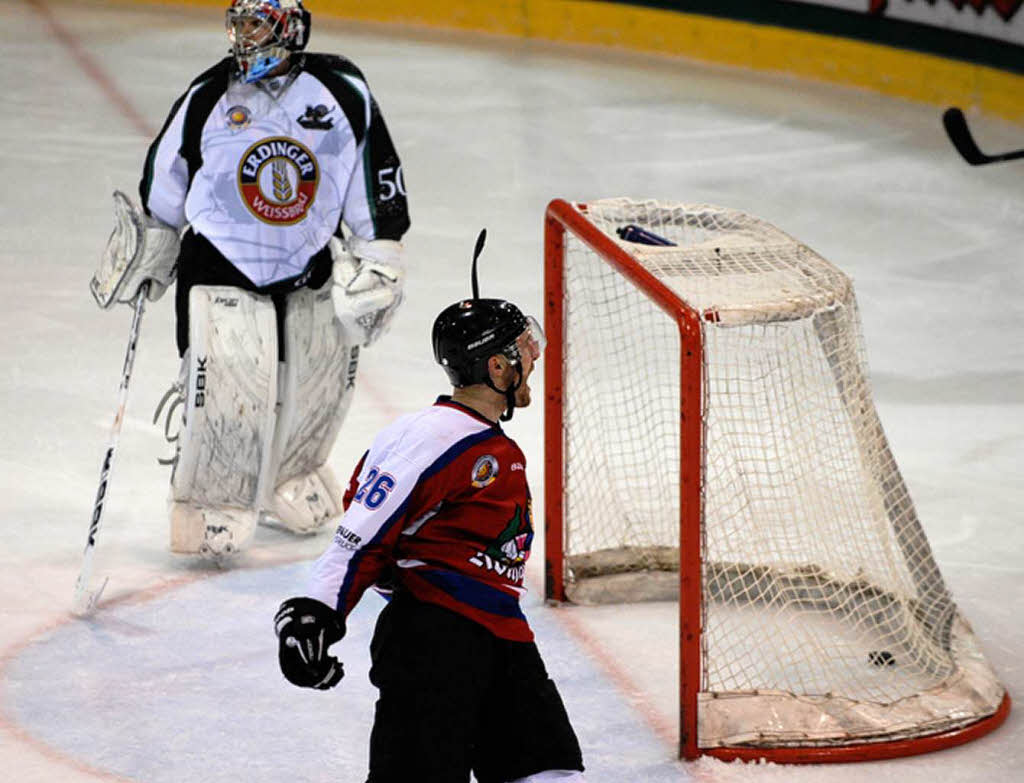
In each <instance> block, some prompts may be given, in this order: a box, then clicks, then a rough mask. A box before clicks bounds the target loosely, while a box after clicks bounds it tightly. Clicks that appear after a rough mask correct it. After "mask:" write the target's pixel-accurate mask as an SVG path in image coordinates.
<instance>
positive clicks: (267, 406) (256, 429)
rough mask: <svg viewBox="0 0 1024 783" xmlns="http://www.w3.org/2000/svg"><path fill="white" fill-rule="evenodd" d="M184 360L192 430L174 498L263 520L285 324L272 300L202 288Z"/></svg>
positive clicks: (193, 297) (187, 420) (186, 429)
mask: <svg viewBox="0 0 1024 783" xmlns="http://www.w3.org/2000/svg"><path fill="white" fill-rule="evenodd" d="M184 361H187V362H188V369H187V382H186V385H185V411H184V424H183V426H182V430H181V434H180V436H179V441H178V447H179V454H178V463H177V465H176V466H175V470H174V473H173V475H172V477H171V499H172V500H173V501H177V502H184V503H190V504H192V505H194V506H198V507H200V508H222V507H229V508H235V509H245V510H249V511H253V512H257V513H258V510H259V499H260V497H261V496H262V492H263V491H264V490H263V486H264V484H265V482H266V480H267V476H268V475H269V468H270V460H271V455H272V451H271V446H272V443H273V432H274V406H275V404H276V402H277V399H276V398H277V325H276V319H275V315H274V306H273V303H272V302H271V300H270V297H266V296H259V295H257V294H253V293H250V292H248V291H244V290H242V289H239V288H234V287H231V286H205V285H198V286H194V287H193V288H192V290H191V291H190V292H189V350H188V352H187V353H186V355H185V359H184Z"/></svg>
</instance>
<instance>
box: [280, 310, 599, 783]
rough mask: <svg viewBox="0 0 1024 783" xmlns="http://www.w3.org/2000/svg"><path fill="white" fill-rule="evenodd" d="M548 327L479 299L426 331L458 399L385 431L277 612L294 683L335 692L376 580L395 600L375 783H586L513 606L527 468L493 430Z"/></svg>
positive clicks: (379, 657)
mask: <svg viewBox="0 0 1024 783" xmlns="http://www.w3.org/2000/svg"><path fill="white" fill-rule="evenodd" d="M543 345H544V337H543V333H542V332H541V331H540V327H539V325H538V324H537V322H536V321H535V320H533V319H532V318H527V317H525V316H524V315H523V314H522V312H521V311H520V310H519V308H517V307H516V306H515V305H513V304H511V303H509V302H506V301H502V300H498V299H480V298H473V299H468V300H465V301H462V302H458V303H456V304H453V305H451V306H450V307H448V308H446V309H445V310H444V311H443V312H441V314H440V315H439V316H438V317H437V319H436V321H435V322H434V328H433V346H434V357H435V358H436V360H437V361H438V362H439V363H440V364H441V365H442V366H443V367H444V369H445V372H446V373H447V374H448V377H449V379H450V380H451V383H452V385H453V386H454V387H455V389H454V392H453V393H452V395H451V396H450V397H448V396H442V397H439V398H438V400H437V402H436V403H435V404H434V405H433V406H431V407H429V408H427V409H425V410H423V411H420V412H419V413H414V414H411V415H407V416H405V417H403V418H400V419H398V420H397V421H396V422H395V423H394V424H392V425H391V426H390V427H388V428H386V429H385V430H383V431H382V432H381V433H380V434H379V435H378V436H377V438H376V439H375V440H374V442H373V445H372V446H371V447H370V450H369V451H367V452H366V454H365V455H364V456H363V459H362V460H361V462H360V463H359V465H358V466H357V468H356V470H355V473H354V474H353V477H352V483H351V485H350V487H349V490H348V492H347V493H346V504H347V510H346V512H345V515H344V516H343V517H342V520H341V525H340V526H339V527H338V530H337V533H336V535H335V537H334V542H333V543H332V544H331V545H330V546H329V547H328V549H327V551H326V552H325V553H324V554H323V555H322V556H321V557H320V559H319V560H318V561H317V562H316V564H315V565H314V567H313V571H312V576H311V578H310V582H309V585H308V587H307V592H306V595H305V596H301V597H296V598H290V599H288V600H286V601H285V602H284V603H283V604H282V605H281V608H280V610H279V611H278V613H277V615H276V617H275V626H276V631H277V634H278V639H279V648H278V654H279V661H280V665H281V670H282V672H283V673H284V675H285V677H286V678H287V679H288V680H289V681H290V682H292V683H293V684H295V685H299V686H302V687H309V688H316V689H321V690H323V689H327V688H331V687H333V686H334V685H336V684H337V683H338V682H339V681H340V680H341V678H342V674H343V670H342V664H341V663H340V662H339V661H338V660H337V659H336V658H334V657H333V656H331V655H330V654H329V652H328V648H329V647H330V646H331V645H332V644H333V643H334V642H336V641H338V640H339V639H341V638H342V637H343V636H344V635H345V618H346V616H347V615H348V613H349V612H350V611H351V610H352V608H353V607H354V606H355V605H356V603H357V602H358V601H359V598H360V596H361V595H362V594H363V592H364V591H365V590H366V589H367V588H368V587H370V586H371V585H375V586H376V587H377V588H378V589H381V590H383V591H390V592H391V594H392V598H391V600H390V601H389V603H388V605H387V606H386V607H385V609H384V610H383V611H382V612H381V615H380V617H379V619H378V622H377V627H376V631H375V633H374V637H373V642H372V644H371V647H370V651H371V656H372V661H373V666H372V669H371V671H370V680H371V681H372V682H373V684H374V685H375V686H376V687H377V688H378V689H379V690H380V699H379V701H378V702H377V709H376V719H375V722H374V726H373V732H372V735H371V738H370V774H369V778H368V779H367V783H407V782H408V781H423V782H424V783H467V782H468V781H469V775H470V771H471V770H472V771H473V773H474V774H475V775H476V779H477V780H478V781H479V782H480V783H505V782H506V781H529V782H530V783H541V782H542V781H563V782H569V781H573V782H575V781H582V780H583V775H582V772H581V770H582V769H583V764H582V758H581V754H580V748H579V744H578V742H577V740H576V736H575V734H574V732H573V729H572V727H571V725H570V723H569V719H568V717H567V715H566V712H565V708H564V707H563V705H562V700H561V697H560V696H559V694H558V691H557V689H556V688H555V685H554V683H553V682H552V681H551V680H550V679H549V678H548V676H547V673H546V671H545V668H544V664H543V662H542V661H541V658H540V654H539V652H538V650H537V646H536V644H535V643H534V637H533V632H532V630H531V629H530V626H529V624H528V623H527V620H526V617H525V616H524V615H523V612H522V610H521V609H520V606H519V597H520V594H521V593H523V592H524V589H523V575H524V570H525V564H526V559H527V557H528V556H529V553H530V544H531V542H532V539H533V526H532V519H531V511H530V491H529V488H528V486H527V482H526V470H525V466H526V459H525V457H524V456H523V453H522V451H520V449H519V447H518V446H517V445H516V443H515V441H513V440H511V439H510V438H509V437H508V436H507V435H506V434H505V433H504V431H503V430H502V428H501V426H500V424H499V419H500V420H508V419H510V418H512V412H513V410H514V409H515V408H522V407H526V406H527V405H529V404H530V386H529V378H530V374H531V373H532V372H533V369H534V362H535V361H536V360H537V359H538V357H539V356H540V352H541V349H542V348H543Z"/></svg>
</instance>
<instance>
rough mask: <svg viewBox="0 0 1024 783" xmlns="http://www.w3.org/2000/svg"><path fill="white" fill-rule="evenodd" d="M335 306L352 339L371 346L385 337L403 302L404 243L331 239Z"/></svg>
mask: <svg viewBox="0 0 1024 783" xmlns="http://www.w3.org/2000/svg"><path fill="white" fill-rule="evenodd" d="M331 254H332V255H333V257H334V287H333V289H332V293H333V296H334V308H335V311H336V312H337V314H338V318H339V319H340V320H341V323H342V326H344V327H345V331H346V333H347V334H348V336H349V339H350V340H351V341H352V342H353V343H356V344H358V345H361V346H363V347H367V346H370V345H373V343H375V342H377V340H379V339H380V338H381V337H383V336H384V335H385V334H386V333H387V330H388V328H389V327H390V326H391V319H392V318H394V316H395V311H396V310H398V306H399V305H400V304H402V300H403V298H404V295H403V293H402V284H403V283H404V282H405V270H404V269H403V267H402V244H401V242H396V241H394V240H392V239H371V240H366V239H360V238H359V237H350V238H349V239H348V242H347V243H345V242H342V241H341V240H340V239H338V238H337V237H335V238H334V239H332V240H331Z"/></svg>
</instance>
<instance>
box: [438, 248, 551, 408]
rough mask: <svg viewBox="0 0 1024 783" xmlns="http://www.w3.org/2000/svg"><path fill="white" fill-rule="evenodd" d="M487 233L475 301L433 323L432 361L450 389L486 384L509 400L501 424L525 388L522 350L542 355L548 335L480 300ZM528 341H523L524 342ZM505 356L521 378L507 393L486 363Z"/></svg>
mask: <svg viewBox="0 0 1024 783" xmlns="http://www.w3.org/2000/svg"><path fill="white" fill-rule="evenodd" d="M485 237H486V232H483V231H482V232H480V238H479V239H478V240H477V249H476V253H475V254H474V256H473V298H472V299H464V300H462V301H461V302H456V303H455V304H453V305H449V306H448V307H446V308H445V309H444V310H442V311H441V313H440V315H438V316H437V318H436V319H435V320H434V328H433V333H432V338H431V341H432V343H433V347H434V359H435V360H436V361H437V363H438V364H440V365H441V366H442V367H443V368H444V371H445V373H446V374H447V375H448V379H449V380H450V381H451V383H452V386H455V387H456V388H461V387H463V386H472V385H473V384H477V383H483V384H486V385H487V386H489V387H490V388H491V389H493V390H494V391H496V392H498V393H499V394H504V395H505V397H506V400H507V410H506V412H505V414H504V415H503V416H502V417H501V418H502V421H508V420H509V419H510V418H512V411H513V409H514V408H515V393H516V390H517V389H518V388H519V385H520V384H521V383H522V354H521V346H522V345H524V344H525V345H528V346H530V350H531V351H532V352H533V353H534V355H535V356H539V355H540V352H541V351H542V350H543V349H544V345H545V343H546V340H545V337H544V331H543V330H542V329H541V327H540V324H539V323H537V320H536V319H535V318H533V317H532V316H526V315H523V312H522V311H521V310H520V309H519V308H518V307H516V306H515V305H514V304H512V303H511V302H506V301H505V300H503V299H481V298H480V297H479V287H478V285H477V281H476V261H477V258H478V257H479V255H480V251H481V250H482V249H483V243H484V239H485ZM524 338H525V342H524ZM499 354H500V355H502V356H504V357H505V358H507V359H508V360H509V362H511V364H512V365H513V367H515V368H516V370H517V371H518V373H519V376H518V378H517V380H516V381H515V382H514V383H512V384H511V385H510V386H509V388H507V389H499V388H497V387H496V386H495V385H494V383H493V382H492V381H491V376H490V373H489V372H488V369H487V360H488V359H490V358H491V357H492V356H495V355H499Z"/></svg>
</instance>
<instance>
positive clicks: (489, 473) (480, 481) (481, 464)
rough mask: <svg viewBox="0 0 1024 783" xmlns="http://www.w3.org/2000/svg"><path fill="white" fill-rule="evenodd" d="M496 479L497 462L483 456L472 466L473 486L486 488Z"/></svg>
mask: <svg viewBox="0 0 1024 783" xmlns="http://www.w3.org/2000/svg"><path fill="white" fill-rule="evenodd" d="M497 477H498V460H496V459H495V458H494V457H492V456H491V455H490V454H485V455H484V456H482V457H481V458H480V459H478V460H477V461H476V464H474V465H473V486H474V487H476V488H477V489H479V488H480V487H486V486H487V485H488V484H490V483H492V482H493V481H494V479H496V478H497Z"/></svg>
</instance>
